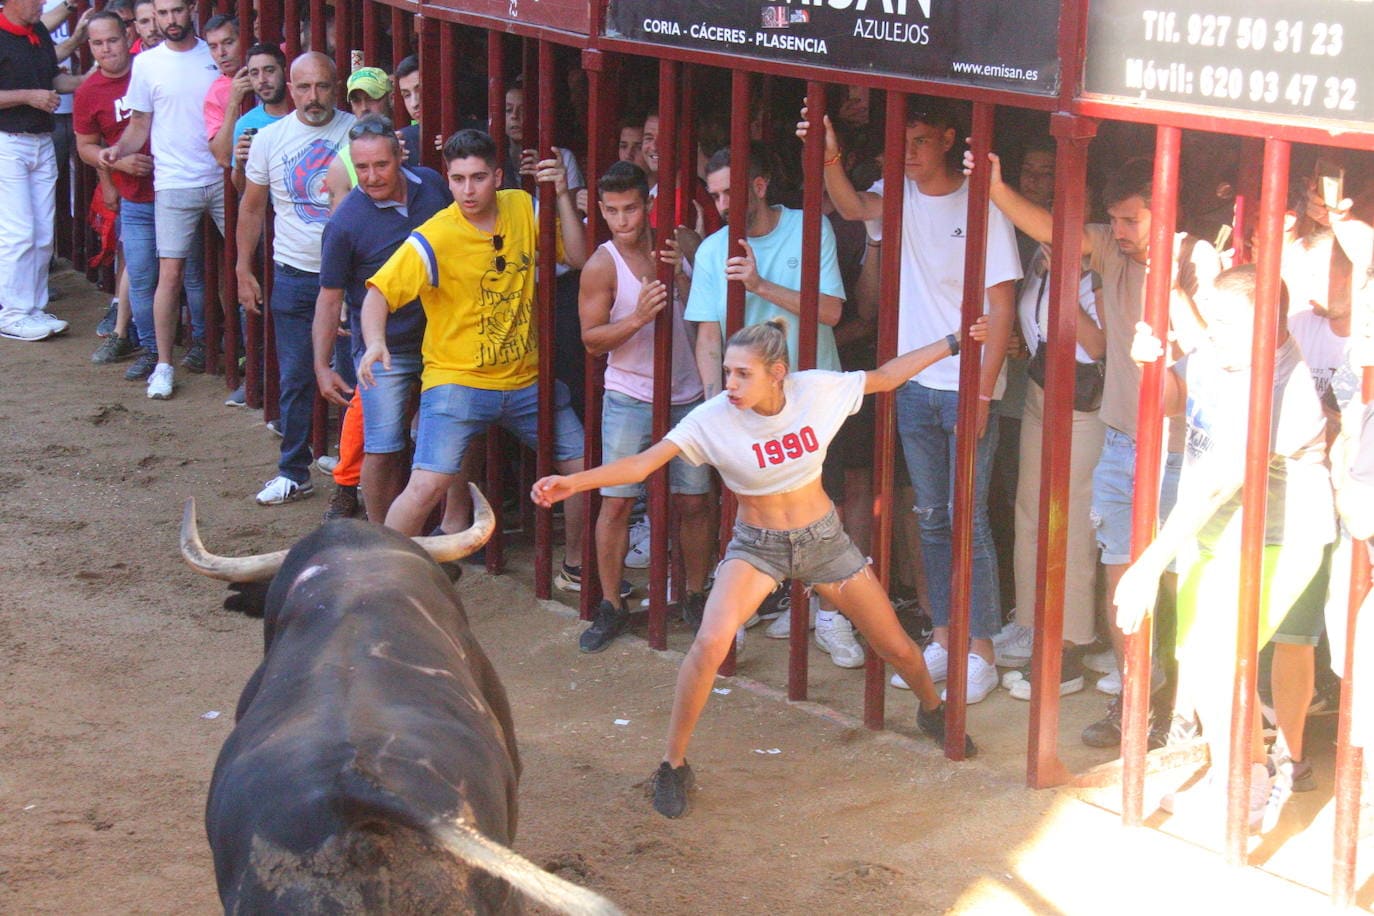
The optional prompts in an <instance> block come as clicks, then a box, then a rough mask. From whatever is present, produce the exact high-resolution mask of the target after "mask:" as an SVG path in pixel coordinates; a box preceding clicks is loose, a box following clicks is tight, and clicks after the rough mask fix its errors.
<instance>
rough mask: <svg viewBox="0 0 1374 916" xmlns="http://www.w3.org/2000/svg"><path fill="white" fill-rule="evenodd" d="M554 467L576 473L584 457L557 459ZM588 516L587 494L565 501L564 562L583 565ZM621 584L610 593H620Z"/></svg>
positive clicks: (623, 555) (567, 472)
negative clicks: (583, 548) (584, 534)
mask: <svg viewBox="0 0 1374 916" xmlns="http://www.w3.org/2000/svg"><path fill="white" fill-rule="evenodd" d="M554 467H555V468H556V469H557V470H558V473H560V474H576V473H577V472H578V471H580V470H582V459H581V458H575V459H573V460H572V461H557V462H554ZM586 517H587V497H586V496H583V495H581V494H578V495H577V496H574V497H573V498H572V499H570V500H568V501H567V502H565V503H563V544H564V547H563V562H565V563H567V562H569V561H570V560H571V562H572V565H573V566H581V565H582V522H583V520H584V519H585V518H586ZM620 559H621V562H624V560H625V553H624V551H622V552H621V554H620ZM619 585H620V582H619V580H616V588H613V589H611V591H610V592H609V594H612V595H618V594H620V590H619Z"/></svg>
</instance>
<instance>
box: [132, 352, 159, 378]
mask: <svg viewBox="0 0 1374 916" xmlns="http://www.w3.org/2000/svg"><path fill="white" fill-rule="evenodd" d="M156 367H157V354H156V353H154V352H152V351H151V350H144V351H143V352H142V353H140V354H139V355H138V356H137V357H135V359H134V361H133V363H132V364H131V365H130V366H129V368H127V369H125V370H124V378H125V379H126V380H127V381H130V382H142V381H146V380H147V378H148V376H150V375H152V374H153V369H155V368H156Z"/></svg>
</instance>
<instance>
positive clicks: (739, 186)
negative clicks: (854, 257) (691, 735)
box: [659, 70, 750, 677]
mask: <svg viewBox="0 0 1374 916" xmlns="http://www.w3.org/2000/svg"><path fill="white" fill-rule="evenodd" d="M749 81H750V77H749V73H748V72H747V71H745V70H736V71H735V72H734V73H732V74H731V75H730V151H731V156H732V158H734V161H735V162H736V163H738V162H742V161H743V160H742V159H740V158H739V151H740V150H747V149H748V148H749V121H750V117H749V115H750V111H749V101H750V100H749ZM665 123H667V122H666V121H665V120H664V119H663V117H662V112H660V117H659V124H660V125H662V124H665ZM661 129H662V128H660V130H661ZM737 168H738V167H737V166H735V165H731V168H730V174H731V176H732V177H731V180H730V219H729V222H728V228H729V242H730V244H729V245H728V246H727V247H726V250H727V251H738V250H739V240H740V239H742V238H744V237H745V230H744V227H745V219H744V216H745V213H744V211H745V200H746V199H747V198H746V197H745V194H746V193H747V191H746V188H747V184H746V182H743V181H735V180H734V178H733V176H734V175H735V174H736V169H737ZM741 171H743V170H741ZM743 326H744V284H743V283H740V282H738V281H730V282H729V283H727V284H726V285H725V335H724V337H725V340H729V339H730V335H731V334H733V333H734V332H735V331H738V330H739V329H740V328H741V327H743ZM737 507H738V503H737V502H736V500H735V494H733V493H731V492H730V491H729V490H727V489H725V488H724V487H721V490H720V543H721V545H722V546H721V550H722V551H724V550H725V547H724V545H726V544H728V543H730V538H731V536H732V535H733V532H734V527H735V510H736V508H737ZM720 673H721V674H722V675H723V676H725V677H730V676H731V675H733V674H734V673H735V645H734V643H731V644H730V651H729V652H728V653H726V655H725V661H723V662H722V663H721V666H720Z"/></svg>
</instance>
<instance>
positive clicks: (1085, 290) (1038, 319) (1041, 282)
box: [1016, 248, 1102, 363]
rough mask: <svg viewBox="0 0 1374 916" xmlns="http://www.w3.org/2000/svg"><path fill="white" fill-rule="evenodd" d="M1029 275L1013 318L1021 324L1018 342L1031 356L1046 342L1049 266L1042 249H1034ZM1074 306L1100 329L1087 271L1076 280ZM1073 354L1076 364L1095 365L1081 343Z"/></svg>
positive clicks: (1091, 283)
mask: <svg viewBox="0 0 1374 916" xmlns="http://www.w3.org/2000/svg"><path fill="white" fill-rule="evenodd" d="M1029 273H1030V276H1028V277H1027V278H1026V282H1025V285H1024V286H1023V287H1022V289H1021V297H1020V298H1019V299H1018V300H1017V302H1016V317H1017V318H1018V319H1019V320H1020V322H1021V339H1022V340H1024V341H1025V342H1026V348H1027V349H1028V350H1030V352H1031V355H1032V356H1034V355H1035V353H1036V351H1037V350H1039V349H1040V341H1042V340H1049V339H1050V338H1049V322H1050V301H1049V300H1050V265H1049V263H1048V261H1047V259H1046V257H1045V250H1044V249H1043V248H1041V249H1038V250H1037V251H1036V252H1035V256H1034V257H1032V258H1031V262H1030V271H1029ZM1078 307H1079V308H1081V309H1082V310H1083V311H1084V312H1086V313H1087V314H1088V317H1090V318H1092V320H1093V323H1094V324H1096V325H1097V326H1098V327H1099V328H1100V327H1102V318H1101V317H1100V316H1099V315H1098V314H1097V299H1096V297H1095V296H1093V273H1092V272H1091V271H1084V272H1083V275H1082V276H1080V277H1079V278H1078ZM1074 355H1075V358H1076V359H1077V360H1078V361H1079V362H1080V363H1092V362H1096V360H1094V359H1093V358H1092V357H1091V356H1089V355H1088V351H1087V350H1084V349H1083V346H1082V345H1081V344H1074Z"/></svg>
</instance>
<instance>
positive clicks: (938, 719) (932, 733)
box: [916, 703, 978, 759]
mask: <svg viewBox="0 0 1374 916" xmlns="http://www.w3.org/2000/svg"><path fill="white" fill-rule="evenodd" d="M916 727H917V728H919V729H920V730H921V734H923V735H925V736H926V737H927V738H930V739H932V740H934V742H935V743H936V744H938V745H940V747H944V746H945V704H944V703H941V704H940V705H939V706H936V707H935V708H934V709H932V710H930V711H926V710H925V709H924V708H922V707H919V706H918V707H917V708H916ZM977 756H978V745H976V744H974V743H973V739H972V738H970V737H969V736H968V732H964V757H965V758H968V759H972V758H974V757H977Z"/></svg>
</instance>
